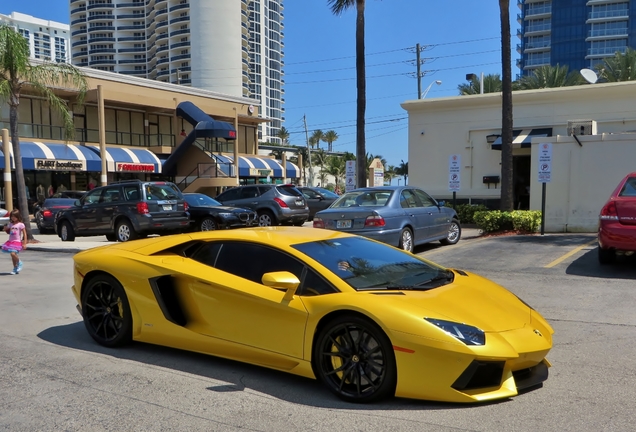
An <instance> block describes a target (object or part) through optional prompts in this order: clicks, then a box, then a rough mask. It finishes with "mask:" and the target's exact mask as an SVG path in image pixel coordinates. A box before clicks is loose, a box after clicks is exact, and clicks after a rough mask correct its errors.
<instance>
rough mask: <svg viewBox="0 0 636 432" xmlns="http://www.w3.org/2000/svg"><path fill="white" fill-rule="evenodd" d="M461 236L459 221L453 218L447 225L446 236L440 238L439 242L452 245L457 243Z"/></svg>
mask: <svg viewBox="0 0 636 432" xmlns="http://www.w3.org/2000/svg"><path fill="white" fill-rule="evenodd" d="M461 236H462V226H461V225H460V224H459V221H458V220H457V219H453V220H452V221H451V224H450V226H449V227H448V233H447V234H446V238H443V239H441V240H440V241H439V242H440V243H441V244H443V245H454V244H457V242H458V241H459V239H460V238H461Z"/></svg>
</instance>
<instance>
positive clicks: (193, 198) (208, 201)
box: [185, 194, 223, 207]
mask: <svg viewBox="0 0 636 432" xmlns="http://www.w3.org/2000/svg"><path fill="white" fill-rule="evenodd" d="M185 200H186V202H187V203H188V205H189V206H190V207H216V206H222V205H223V204H221V203H220V202H218V201H217V200H215V199H212V198H210V197H209V196H207V195H204V194H186V195H185Z"/></svg>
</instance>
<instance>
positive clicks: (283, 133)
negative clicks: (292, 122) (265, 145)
mask: <svg viewBox="0 0 636 432" xmlns="http://www.w3.org/2000/svg"><path fill="white" fill-rule="evenodd" d="M276 136H277V137H278V138H280V140H281V143H282V144H283V145H287V143H288V141H289V131H288V130H287V129H286V128H285V126H281V128H280V129H279V130H278V133H277V134H276Z"/></svg>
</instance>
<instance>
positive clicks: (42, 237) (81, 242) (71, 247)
mask: <svg viewBox="0 0 636 432" xmlns="http://www.w3.org/2000/svg"><path fill="white" fill-rule="evenodd" d="M303 227H306V228H311V227H312V222H305V224H304V225H303ZM31 229H32V231H33V237H34V238H35V239H36V240H37V241H38V243H29V245H28V247H27V249H28V250H32V251H39V252H68V253H77V252H80V251H83V250H87V249H92V248H95V247H99V246H106V245H109V244H113V242H109V241H108V240H106V237H105V236H96V237H77V238H76V239H75V241H72V242H63V241H62V240H61V239H60V238H59V237H58V236H57V234H40V232H39V231H38V228H37V226H36V225H35V223H31ZM480 235H481V232H480V230H479V229H477V228H472V227H470V228H464V229H463V230H462V237H461V239H462V240H469V239H475V238H477V237H479V236H480ZM460 241H461V240H460Z"/></svg>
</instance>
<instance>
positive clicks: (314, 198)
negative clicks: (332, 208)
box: [300, 188, 327, 218]
mask: <svg viewBox="0 0 636 432" xmlns="http://www.w3.org/2000/svg"><path fill="white" fill-rule="evenodd" d="M300 192H302V194H303V197H304V198H305V201H307V205H308V206H309V218H313V217H314V215H315V214H316V212H319V211H320V210H324V209H325V208H326V207H327V206H326V205H324V204H323V201H324V199H323V197H322V195H320V194H319V193H317V192H315V191H313V190H311V189H307V188H302V189H300Z"/></svg>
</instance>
